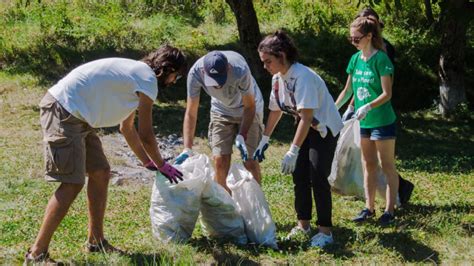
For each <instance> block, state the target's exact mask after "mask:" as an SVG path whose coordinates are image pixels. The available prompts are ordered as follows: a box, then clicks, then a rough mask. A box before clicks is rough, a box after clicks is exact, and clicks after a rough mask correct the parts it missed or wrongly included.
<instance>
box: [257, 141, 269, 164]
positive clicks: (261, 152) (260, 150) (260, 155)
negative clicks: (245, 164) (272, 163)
mask: <svg viewBox="0 0 474 266" xmlns="http://www.w3.org/2000/svg"><path fill="white" fill-rule="evenodd" d="M269 140H270V137H269V136H265V135H263V136H262V140H260V143H259V144H258V147H257V150H256V151H255V152H254V153H253V159H254V160H256V161H259V162H262V161H263V160H265V151H266V150H267V149H268V141H269Z"/></svg>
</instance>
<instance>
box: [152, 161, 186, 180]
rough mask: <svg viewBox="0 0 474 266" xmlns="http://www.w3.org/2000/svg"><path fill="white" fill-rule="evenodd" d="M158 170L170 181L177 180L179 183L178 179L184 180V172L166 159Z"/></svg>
mask: <svg viewBox="0 0 474 266" xmlns="http://www.w3.org/2000/svg"><path fill="white" fill-rule="evenodd" d="M158 170H159V171H160V172H161V173H162V174H163V175H164V176H165V177H166V178H168V180H169V181H170V183H173V182H175V183H176V184H178V179H179V180H181V181H183V173H181V172H180V171H179V170H178V169H176V168H174V167H173V166H171V164H169V163H168V162H166V161H165V163H164V164H163V166H162V167H158Z"/></svg>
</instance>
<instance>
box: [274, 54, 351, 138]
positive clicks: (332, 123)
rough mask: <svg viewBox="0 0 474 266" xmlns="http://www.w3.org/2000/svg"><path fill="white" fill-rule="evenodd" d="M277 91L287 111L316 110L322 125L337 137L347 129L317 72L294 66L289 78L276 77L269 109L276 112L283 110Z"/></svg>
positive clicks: (314, 111) (291, 68) (289, 72)
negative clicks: (276, 89) (276, 90)
mask: <svg viewBox="0 0 474 266" xmlns="http://www.w3.org/2000/svg"><path fill="white" fill-rule="evenodd" d="M276 87H278V97H279V100H280V103H281V105H282V107H283V109H290V110H294V111H295V110H301V109H313V117H314V118H316V119H317V120H318V121H319V123H320V124H321V125H326V126H327V127H328V128H329V129H330V130H331V132H332V135H333V136H336V135H337V134H338V133H339V131H341V129H342V127H343V126H344V125H343V124H342V119H341V115H340V114H339V112H338V111H337V107H336V104H335V103H334V99H333V98H332V96H331V94H329V91H328V89H327V87H326V84H325V83H324V81H323V80H322V79H321V77H320V76H319V75H318V74H316V73H315V72H314V71H313V70H311V69H310V68H308V67H306V66H304V65H302V64H300V63H294V64H293V65H291V67H290V68H289V69H288V71H287V72H286V73H285V75H281V74H280V73H278V74H275V75H274V76H273V78H272V92H271V94H270V103H269V106H268V108H269V109H270V110H272V111H278V110H282V109H281V108H280V106H279V105H278V102H277V99H276V97H275V88H276ZM292 96H293V97H292Z"/></svg>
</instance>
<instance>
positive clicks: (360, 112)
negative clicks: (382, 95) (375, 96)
mask: <svg viewBox="0 0 474 266" xmlns="http://www.w3.org/2000/svg"><path fill="white" fill-rule="evenodd" d="M371 109H372V106H370V103H367V104H365V105H363V106H362V107H361V108H359V109H357V111H356V113H355V117H356V118H357V120H362V119H364V118H365V116H366V115H367V113H368V112H369V111H370V110H371Z"/></svg>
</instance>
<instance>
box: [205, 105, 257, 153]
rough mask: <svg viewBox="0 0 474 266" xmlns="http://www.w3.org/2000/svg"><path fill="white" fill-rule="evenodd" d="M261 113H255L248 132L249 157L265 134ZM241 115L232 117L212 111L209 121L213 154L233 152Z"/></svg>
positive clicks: (209, 134)
mask: <svg viewBox="0 0 474 266" xmlns="http://www.w3.org/2000/svg"><path fill="white" fill-rule="evenodd" d="M261 116H262V115H261V114H257V115H255V119H254V120H253V123H252V126H250V129H249V132H248V133H247V140H246V141H245V145H246V146H247V151H248V153H249V159H251V158H252V156H253V153H254V152H255V150H256V149H257V147H258V143H259V142H260V140H261V139H262V134H263V122H262V121H263V117H261ZM241 122H242V118H241V117H231V116H225V115H220V114H217V113H214V112H211V122H210V123H209V131H208V138H209V145H210V146H211V149H212V155H228V154H232V147H233V146H234V142H235V137H236V136H237V134H238V133H239V129H240V124H241Z"/></svg>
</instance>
